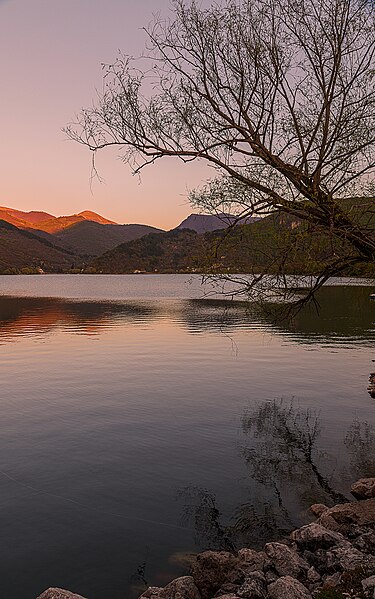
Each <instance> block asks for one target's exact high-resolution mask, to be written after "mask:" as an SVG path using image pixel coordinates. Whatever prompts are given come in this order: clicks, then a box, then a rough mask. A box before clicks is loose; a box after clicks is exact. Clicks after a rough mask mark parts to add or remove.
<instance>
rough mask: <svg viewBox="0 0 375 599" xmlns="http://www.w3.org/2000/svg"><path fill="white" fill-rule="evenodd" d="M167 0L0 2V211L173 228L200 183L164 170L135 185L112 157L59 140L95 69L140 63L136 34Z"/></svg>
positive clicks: (194, 168) (167, 166)
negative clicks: (94, 216)
mask: <svg viewBox="0 0 375 599" xmlns="http://www.w3.org/2000/svg"><path fill="white" fill-rule="evenodd" d="M169 6H170V3H169V0H105V1H104V0H0V56H1V58H0V73H1V93H0V135H1V141H0V165H1V178H0V205H3V206H10V207H13V208H17V209H20V210H33V209H34V210H35V209H38V210H46V211H47V212H50V213H52V214H55V215H61V214H72V213H77V212H80V211H81V210H86V209H89V210H94V211H96V212H99V213H101V214H103V215H104V216H106V217H108V218H110V219H113V220H115V221H117V222H121V223H129V222H139V223H145V224H151V225H154V226H159V227H163V228H172V227H174V226H176V225H177V224H178V223H179V222H180V221H181V220H182V219H183V218H185V217H186V216H187V214H189V213H190V212H191V208H190V206H189V205H188V203H187V190H188V189H191V188H194V187H196V186H197V185H199V184H200V183H201V181H202V179H203V178H204V177H205V175H207V170H206V167H203V165H199V164H193V165H189V166H186V165H183V164H181V163H179V162H178V161H176V160H167V161H165V162H160V163H159V164H158V165H155V166H151V167H149V168H147V169H146V170H145V171H144V172H143V175H142V180H141V182H140V181H139V179H138V178H136V177H133V176H132V174H131V171H130V169H129V167H128V166H127V165H124V164H123V163H121V162H120V160H119V159H118V158H117V157H116V155H115V154H114V153H113V152H106V153H102V154H99V155H98V159H97V166H98V170H99V172H100V175H101V176H102V177H103V178H104V179H105V183H104V184H100V183H98V182H94V184H93V189H92V192H91V190H90V184H89V178H90V168H91V163H90V158H91V157H90V153H89V151H88V150H86V149H85V148H84V147H82V146H79V145H78V144H75V143H74V142H71V141H69V140H67V139H66V136H65V134H64V133H63V132H62V131H61V129H62V127H64V126H65V125H66V124H67V123H68V122H69V121H71V120H72V119H73V117H74V115H75V113H77V112H78V111H79V110H80V108H81V107H84V106H88V105H90V104H91V102H92V100H93V98H94V97H95V89H96V88H97V89H100V88H101V66H100V65H101V63H103V62H111V61H113V59H114V57H115V56H116V54H117V52H118V50H119V49H120V50H121V51H123V52H125V53H127V54H132V55H138V54H140V53H141V51H142V49H143V45H144V40H145V36H144V33H143V32H142V31H141V30H140V29H141V27H142V26H144V25H147V24H148V23H149V21H150V20H151V18H152V14H153V12H156V11H157V12H161V13H162V14H167V12H168V10H169Z"/></svg>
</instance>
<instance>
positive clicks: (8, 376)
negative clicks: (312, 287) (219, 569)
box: [0, 275, 375, 599]
mask: <svg viewBox="0 0 375 599" xmlns="http://www.w3.org/2000/svg"><path fill="white" fill-rule="evenodd" d="M371 291H374V290H373V289H371V288H369V287H361V286H357V287H349V286H345V287H327V288H325V289H323V290H322V292H321V294H320V313H319V314H317V313H316V312H315V311H312V310H311V309H305V310H303V311H302V312H301V313H300V314H298V316H297V317H296V318H295V319H294V320H293V321H292V322H287V321H283V322H282V323H278V324H275V322H274V318H273V315H272V313H271V314H265V313H260V312H259V311H257V312H256V311H254V310H251V309H250V308H249V307H248V306H246V305H245V304H242V303H226V302H223V301H219V300H218V299H201V298H202V289H201V287H200V280H199V277H192V278H189V277H186V276H184V275H160V276H141V275H139V276H99V277H97V276H77V275H76V276H65V275H59V276H43V277H41V276H39V277H0V359H1V363H0V389H1V391H0V393H1V411H0V419H1V420H0V421H1V435H0V519H1V531H2V535H1V538H2V541H1V548H0V564H1V566H0V570H1V572H0V596H1V597H11V598H12V599H34V598H35V597H36V596H37V595H38V594H39V593H40V592H41V591H42V590H44V589H45V588H47V587H48V586H61V587H65V588H70V589H71V590H73V591H75V592H77V593H80V594H82V595H84V596H87V597H89V598H90V599H125V598H127V597H134V596H135V595H136V594H137V593H138V592H140V591H142V589H143V588H144V584H145V583H148V584H153V585H164V584H166V583H167V582H168V581H169V580H170V579H171V578H173V577H174V576H177V575H179V574H183V573H185V572H186V571H187V568H188V566H187V562H188V558H189V554H191V553H193V552H195V551H198V550H201V549H204V548H220V549H223V548H231V547H235V546H240V545H241V544H251V545H253V544H254V545H257V544H259V543H263V542H264V540H265V539H269V538H272V537H273V536H278V535H280V534H282V532H283V531H286V530H289V529H290V528H292V527H293V526H296V525H298V524H300V523H302V522H305V521H307V520H308V515H307V514H306V509H307V507H308V506H309V504H310V503H312V502H315V501H323V502H325V503H327V504H332V503H333V502H335V501H338V500H340V499H341V500H342V499H344V496H345V495H347V491H348V485H349V483H350V482H351V481H352V480H353V479H354V478H356V477H359V476H364V475H370V474H372V475H374V474H375V430H374V425H375V417H374V411H375V402H374V399H372V398H371V397H370V395H369V394H368V391H367V387H368V378H369V375H370V373H371V372H373V371H374V370H375V364H374V363H373V360H374V359H375V352H374V340H375V327H374V319H375V302H370V301H369V294H370V293H371ZM310 439H312V441H313V443H312V452H309V451H308V445H309V440H310Z"/></svg>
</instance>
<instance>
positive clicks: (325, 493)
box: [179, 399, 375, 550]
mask: <svg viewBox="0 0 375 599" xmlns="http://www.w3.org/2000/svg"><path fill="white" fill-rule="evenodd" d="M242 429H243V432H244V433H245V436H246V437H247V438H248V439H247V442H246V444H244V445H243V446H242V448H241V455H242V457H243V459H244V460H245V463H246V466H247V470H248V475H249V481H250V483H251V489H250V491H249V495H250V499H249V501H248V502H244V503H242V504H241V505H239V506H238V507H237V508H236V509H235V510H234V511H233V513H232V514H230V515H229V516H228V515H227V517H226V518H225V517H224V515H223V513H222V512H221V511H220V508H219V506H218V501H217V498H216V497H215V494H214V493H212V492H211V491H210V490H208V489H203V488H196V487H186V488H184V489H182V490H181V491H180V493H179V496H180V497H181V498H182V500H183V503H184V508H183V518H184V519H185V520H187V521H188V522H189V523H191V524H193V525H194V527H195V531H196V533H195V539H196V543H197V546H198V547H199V548H201V549H214V550H231V549H233V548H236V547H237V548H239V547H243V546H252V547H253V546H258V547H261V546H262V545H263V544H264V542H265V541H271V540H275V539H279V538H281V537H282V536H283V535H285V534H287V533H289V532H290V531H291V530H292V529H293V528H295V527H297V526H300V525H302V524H304V523H306V522H307V521H308V520H309V518H310V515H309V514H308V508H309V507H310V505H312V504H313V503H323V504H324V505H327V506H332V505H335V504H337V503H345V502H346V501H348V500H349V501H350V496H348V495H347V494H344V493H342V492H341V491H340V486H342V483H343V481H353V480H357V479H358V478H362V477H372V476H375V428H374V427H373V426H372V425H371V424H369V423H368V422H360V421H358V420H354V421H353V422H352V424H351V425H350V427H349V429H348V431H347V433H346V436H345V438H344V439H343V445H344V446H345V448H346V450H347V454H348V455H347V460H345V461H344V462H341V464H338V463H337V455H335V454H334V453H332V452H329V451H327V450H326V449H324V448H323V447H322V443H321V439H320V436H321V430H322V422H321V419H320V418H319V416H318V415H317V414H316V413H314V412H313V411H311V410H306V409H303V408H301V407H299V406H298V405H296V404H295V402H294V401H293V400H290V401H287V400H284V399H279V400H274V401H273V402H267V403H264V404H260V405H259V406H257V407H256V408H255V409H254V408H252V409H249V410H247V411H246V412H245V414H244V415H243V418H242ZM254 483H255V486H254ZM344 486H345V485H344ZM262 489H263V491H264V493H262Z"/></svg>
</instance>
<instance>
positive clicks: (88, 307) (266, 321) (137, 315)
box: [0, 287, 375, 394]
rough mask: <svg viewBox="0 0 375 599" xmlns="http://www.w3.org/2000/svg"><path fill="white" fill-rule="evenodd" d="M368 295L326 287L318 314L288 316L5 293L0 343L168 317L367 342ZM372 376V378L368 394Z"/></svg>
mask: <svg viewBox="0 0 375 599" xmlns="http://www.w3.org/2000/svg"><path fill="white" fill-rule="evenodd" d="M368 298H369V292H368V288H361V287H346V288H339V287H327V288H324V289H322V290H321V291H320V292H319V295H318V298H317V299H318V301H319V313H318V314H317V311H316V308H315V307H314V306H312V305H308V306H305V307H304V308H303V309H302V310H301V311H300V312H299V313H298V314H296V315H294V316H293V317H292V318H286V317H285V313H284V309H283V307H281V306H278V305H273V306H271V305H270V306H268V307H267V308H265V307H264V306H263V307H262V308H261V309H260V308H259V307H258V306H254V305H249V304H246V303H245V302H235V301H229V302H228V301H220V300H208V299H206V300H203V299H201V300H194V299H193V300H173V301H172V300H171V301H164V302H162V301H156V300H154V301H123V302H94V301H68V300H64V299H58V298H34V297H30V298H26V297H6V296H5V297H4V296H3V297H0V336H1V337H0V338H1V341H3V342H4V341H9V340H12V339H14V338H16V337H19V336H32V335H37V336H43V335H45V334H48V333H50V332H51V331H52V330H55V329H61V330H68V331H69V332H72V333H79V334H87V335H98V334H100V333H101V332H104V331H105V330H106V329H108V328H110V327H113V326H115V325H116V324H118V325H123V324H135V323H139V324H145V325H147V324H151V323H152V322H153V321H155V320H160V319H168V320H169V321H173V322H174V323H175V324H177V325H179V326H181V327H183V328H185V329H187V331H188V332H189V333H192V334H194V333H207V332H217V331H219V332H220V331H221V332H223V333H225V334H231V333H232V332H234V331H236V330H238V329H247V330H254V331H257V330H262V331H268V332H270V333H272V332H273V333H277V334H281V335H283V336H285V337H288V338H290V339H291V340H293V341H298V342H299V343H308V344H316V343H329V344H330V345H337V344H341V345H343V344H345V343H346V344H348V343H349V344H358V343H361V344H365V345H367V344H370V343H372V342H373V341H374V340H375V327H374V308H375V303H374V302H372V303H371V302H370V301H369V299H368ZM370 376H373V377H375V375H370ZM374 380H375V379H374ZM374 380H373V379H371V378H370V387H369V393H370V394H372V393H373V384H374Z"/></svg>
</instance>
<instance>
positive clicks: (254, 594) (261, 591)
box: [237, 572, 267, 599]
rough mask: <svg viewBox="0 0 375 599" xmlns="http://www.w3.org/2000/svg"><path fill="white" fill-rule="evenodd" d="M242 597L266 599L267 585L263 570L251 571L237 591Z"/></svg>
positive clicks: (243, 598) (244, 598)
mask: <svg viewBox="0 0 375 599" xmlns="http://www.w3.org/2000/svg"><path fill="white" fill-rule="evenodd" d="M237 595H238V597H242V599H266V597H267V585H266V579H265V576H264V574H263V572H251V573H250V574H249V575H248V576H247V577H246V579H245V582H244V583H243V584H242V585H241V586H240V588H239V589H238V591H237Z"/></svg>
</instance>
